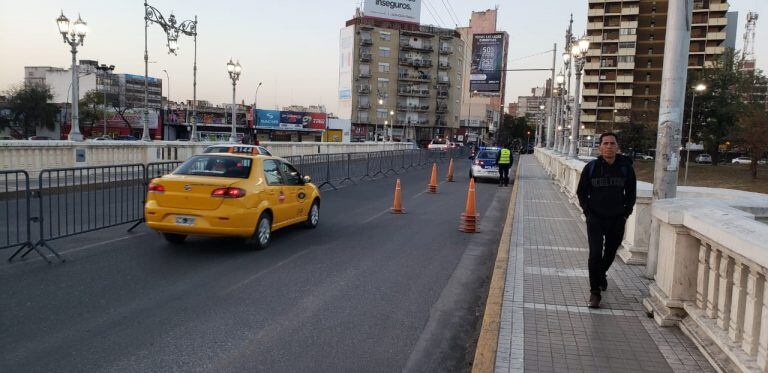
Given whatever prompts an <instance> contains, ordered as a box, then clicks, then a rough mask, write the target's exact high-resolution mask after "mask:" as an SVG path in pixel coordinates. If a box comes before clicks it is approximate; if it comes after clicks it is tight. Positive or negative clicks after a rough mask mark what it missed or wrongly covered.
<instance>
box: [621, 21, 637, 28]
mask: <svg viewBox="0 0 768 373" xmlns="http://www.w3.org/2000/svg"><path fill="white" fill-rule="evenodd" d="M621 28H634V29H636V28H637V21H624V22H621Z"/></svg>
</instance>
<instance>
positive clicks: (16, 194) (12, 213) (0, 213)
mask: <svg viewBox="0 0 768 373" xmlns="http://www.w3.org/2000/svg"><path fill="white" fill-rule="evenodd" d="M0 217H2V218H3V220H4V221H5V222H4V223H5V224H3V225H2V226H0V229H2V231H0V250H2V249H8V248H13V247H17V246H18V247H19V249H18V250H23V249H24V248H30V247H32V221H31V219H32V214H31V202H30V192H29V174H28V173H27V172H26V171H23V170H8V171H0ZM18 250H17V251H18Z"/></svg>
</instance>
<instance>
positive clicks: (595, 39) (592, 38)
mask: <svg viewBox="0 0 768 373" xmlns="http://www.w3.org/2000/svg"><path fill="white" fill-rule="evenodd" d="M587 40H589V42H590V43H599V42H601V41H602V40H603V36H602V35H587Z"/></svg>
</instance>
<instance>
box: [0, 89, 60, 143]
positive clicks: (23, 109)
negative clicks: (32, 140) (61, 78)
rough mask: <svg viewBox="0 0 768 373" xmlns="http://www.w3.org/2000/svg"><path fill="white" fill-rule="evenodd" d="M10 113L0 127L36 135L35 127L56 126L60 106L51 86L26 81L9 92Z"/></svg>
mask: <svg viewBox="0 0 768 373" xmlns="http://www.w3.org/2000/svg"><path fill="white" fill-rule="evenodd" d="M7 95H8V109H9V113H8V114H7V115H4V118H3V119H2V120H0V129H4V128H11V129H12V130H14V131H16V132H19V133H21V134H23V135H24V137H25V138H26V137H29V136H34V135H35V128H37V127H41V128H47V129H49V130H53V129H55V128H56V115H57V114H58V111H59V110H58V108H57V107H56V105H54V104H52V103H50V101H51V100H53V94H52V93H51V88H50V87H49V86H47V85H44V84H32V83H25V84H22V85H19V86H16V87H14V88H11V89H10V90H9V91H8V92H7Z"/></svg>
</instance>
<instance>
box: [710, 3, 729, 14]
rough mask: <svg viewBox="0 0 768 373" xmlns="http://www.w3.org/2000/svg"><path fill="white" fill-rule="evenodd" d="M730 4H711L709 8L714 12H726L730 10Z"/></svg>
mask: <svg viewBox="0 0 768 373" xmlns="http://www.w3.org/2000/svg"><path fill="white" fill-rule="evenodd" d="M728 9H729V5H728V4H727V3H719V4H714V3H710V4H709V10H710V11H713V12H725V11H728Z"/></svg>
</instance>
